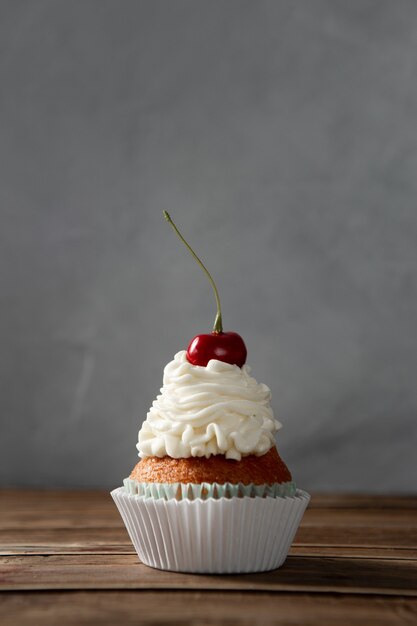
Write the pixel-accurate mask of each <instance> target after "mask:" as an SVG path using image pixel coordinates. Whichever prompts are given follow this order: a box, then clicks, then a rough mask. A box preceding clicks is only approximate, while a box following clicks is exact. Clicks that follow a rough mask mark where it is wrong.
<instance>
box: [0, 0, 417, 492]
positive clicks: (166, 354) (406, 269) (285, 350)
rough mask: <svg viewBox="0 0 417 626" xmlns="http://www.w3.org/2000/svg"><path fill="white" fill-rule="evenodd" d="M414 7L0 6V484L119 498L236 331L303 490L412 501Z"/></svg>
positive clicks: (182, 2)
mask: <svg viewBox="0 0 417 626" xmlns="http://www.w3.org/2000/svg"><path fill="white" fill-rule="evenodd" d="M416 33H417V3H416V2H415V1H413V0H410V1H406V0H397V1H396V2H392V1H390V0H380V1H378V0H354V1H352V0H349V2H347V1H346V0H344V1H342V0H341V1H335V0H329V1H325V0H315V1H314V2H312V1H311V0H298V1H294V0H285V1H282V0H274V1H269V0H261V1H260V0H257V1H256V2H255V1H253V0H248V1H245V0H221V1H218V0H204V1H199V0H165V1H164V0H148V1H140V0H79V1H78V0H75V1H74V0H66V1H63V0H2V1H1V3H0V46H1V47H0V86H1V92H0V93H1V96H0V125H1V126H0V131H1V136H0V179H1V180H0V198H1V203H0V206H1V217H2V219H1V231H0V239H1V241H0V243H1V247H0V255H1V263H0V272H1V290H0V297H1V323H0V346H1V347H0V361H1V399H0V402H1V404H0V415H1V426H2V432H1V439H0V446H1V449H0V473H1V483H2V484H3V485H15V486H20V485H36V486H64V487H69V486H86V487H91V486H102V487H106V488H108V487H110V486H117V485H119V484H120V482H121V479H122V478H123V477H124V476H126V475H127V474H128V472H129V471H130V468H131V467H132V466H133V464H134V463H136V460H137V456H136V449H135V443H136V440H137V431H138V429H139V427H140V424H141V421H142V420H143V419H144V418H145V416H146V412H147V409H148V407H149V405H150V404H151V402H152V399H153V398H154V396H155V395H156V393H157V392H158V390H159V388H160V386H161V384H162V369H163V367H164V365H165V364H166V363H167V362H168V361H169V360H170V359H171V358H172V357H173V355H174V353H175V352H176V351H177V350H179V349H182V348H184V347H185V346H186V345H187V343H188V341H189V339H190V338H191V337H192V336H193V335H195V334H197V333H199V332H208V331H210V329H211V325H212V322H213V319H214V313H215V307H214V301H213V297H212V294H211V292H210V287H209V285H208V283H207V282H206V280H205V278H204V276H203V275H202V273H201V270H200V269H199V268H198V267H197V266H196V265H195V264H194V262H193V261H192V259H191V257H190V256H189V255H188V254H187V252H186V251H185V250H184V249H182V248H181V247H180V244H179V242H178V241H177V240H176V238H175V236H174V234H173V233H172V232H171V231H170V229H169V226H168V225H167V224H166V223H165V222H164V220H163V218H162V213H161V211H162V209H163V208H167V209H169V210H170V211H171V212H172V215H173V217H174V218H175V219H176V220H177V222H178V224H179V225H180V226H181V227H182V228H183V231H184V233H185V234H186V235H187V236H188V237H189V239H190V241H191V242H192V244H194V245H195V247H196V248H197V250H198V252H199V253H200V254H201V256H202V258H203V259H204V260H205V261H206V263H207V265H208V266H209V268H210V269H211V271H212V273H213V275H214V277H215V278H216V279H217V281H218V287H219V290H220V293H221V296H222V304H223V309H224V319H225V326H226V328H227V329H228V330H236V331H238V332H239V333H241V334H242V335H243V337H244V338H245V339H246V343H247V346H248V352H249V358H248V361H249V363H250V365H251V366H252V371H253V374H254V376H255V377H256V378H257V379H258V380H261V381H263V382H265V383H267V384H268V385H269V386H270V387H271V388H272V391H273V407H274V410H275V411H276V414H277V417H278V418H279V419H280V420H281V421H282V422H283V424H284V428H283V430H282V431H280V433H279V435H278V444H279V448H280V450H281V453H282V455H283V457H284V458H285V459H286V461H287V463H288V464H289V466H290V468H291V469H292V470H293V474H294V476H295V479H296V480H297V481H298V482H299V483H300V485H301V486H302V487H304V488H306V489H333V490H351V491H363V490H372V491H375V492H378V491H379V492H383V491H398V490H399V491H415V487H416V478H417V476H416V474H417V470H416V462H415V457H416V446H417V426H416V423H417V422H416V417H417V388H416V370H417V332H416V313H417V283H416V279H417V271H416V267H417V265H416V264H417V248H416V241H417V209H416V191H417V177H416V168H417V126H416V124H417V37H416Z"/></svg>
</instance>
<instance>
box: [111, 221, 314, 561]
mask: <svg viewBox="0 0 417 626" xmlns="http://www.w3.org/2000/svg"><path fill="white" fill-rule="evenodd" d="M164 213H165V217H166V219H167V221H168V222H169V223H170V224H171V226H172V227H173V229H174V230H175V231H176V233H177V234H178V236H179V237H180V238H181V240H182V241H183V243H184V244H185V245H186V246H187V248H188V249H189V251H190V252H191V253H192V255H193V256H194V257H195V259H196V260H197V261H198V263H199V264H200V265H201V267H202V269H203V270H204V272H205V273H206V274H207V277H208V278H209V281H210V283H211V285H212V287H213V290H214V295H215V298H216V303H217V315H216V319H215V323H214V328H213V332H212V333H210V334H201V335H197V336H196V337H194V339H192V340H191V341H190V344H189V346H188V348H187V350H181V351H180V352H178V353H177V354H176V355H175V357H174V359H173V360H172V361H171V362H170V363H168V365H167V366H166V367H165V369H164V377H163V387H162V389H161V393H160V395H158V396H157V398H156V400H155V401H154V402H153V404H152V407H151V408H150V410H149V412H148V415H147V418H146V420H145V422H144V423H143V424H142V427H141V429H140V431H139V441H138V444H137V448H138V450H139V456H140V459H141V460H140V461H139V463H138V464H137V465H136V466H135V467H134V468H133V470H132V472H131V474H130V476H129V478H126V479H125V480H124V486H123V487H120V488H119V489H116V490H114V491H113V492H112V496H113V498H114V500H115V502H116V504H117V506H118V508H119V510H120V513H121V515H122V517H123V519H124V521H125V524H126V527H127V530H128V532H129V534H130V537H131V539H132V541H133V543H134V545H135V548H136V549H137V551H138V554H139V557H140V559H141V560H142V561H143V562H144V563H146V564H148V565H151V566H153V567H158V568H161V569H168V570H176V571H188V572H208V573H232V572H235V573H237V572H254V571H266V570H269V569H275V568H277V567H279V566H280V565H282V563H283V562H284V560H285V558H286V556H287V553H288V550H289V548H290V545H291V542H292V539H293V537H294V535H295V532H296V530H297V528H298V525H299V523H300V521H301V518H302V515H303V513H304V510H305V508H306V506H307V504H308V501H309V496H308V494H306V493H305V492H303V491H301V490H298V489H297V488H296V486H295V483H294V482H293V480H292V476H291V473H290V471H289V469H288V468H287V466H286V465H285V463H284V461H283V460H282V459H281V457H280V455H279V453H278V450H277V447H276V443H275V433H276V431H277V430H278V429H279V428H280V427H281V424H280V423H279V422H278V421H277V420H276V419H275V418H274V415H273V411H272V409H271V406H270V398H271V392H270V390H269V388H268V387H267V386H266V385H264V384H262V383H258V382H257V381H256V380H255V379H254V378H253V377H251V376H250V368H249V366H247V365H246V356H247V351H246V346H245V343H244V341H243V339H242V337H241V336H240V335H238V334H237V333H235V332H224V331H223V326H222V314H221V308H220V300H219V296H218V292H217V288H216V286H215V284H214V281H213V279H212V277H211V275H210V274H209V272H208V270H207V269H206V268H205V266H204V265H203V264H202V262H201V261H200V259H199V258H198V257H197V255H196V254H195V252H194V251H193V250H192V249H191V247H190V246H189V244H188V243H187V242H186V241H185V239H184V238H183V236H182V235H181V233H180V232H179V230H178V229H177V227H176V226H175V224H174V223H173V221H172V220H171V218H170V216H169V215H168V213H166V212H164Z"/></svg>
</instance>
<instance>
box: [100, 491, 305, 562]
mask: <svg viewBox="0 0 417 626" xmlns="http://www.w3.org/2000/svg"><path fill="white" fill-rule="evenodd" d="M111 495H112V497H113V500H114V501H115V503H116V505H117V508H118V509H119V512H120V514H121V516H122V518H123V521H124V523H125V526H126V528H127V531H128V533H129V536H130V539H131V540H132V543H133V545H134V547H135V549H136V551H137V553H138V556H139V559H140V560H141V561H142V562H143V563H145V565H149V566H150V567H155V568H157V569H162V570H168V571H174V572H190V573H201V574H204V573H205V574H238V573H249V572H266V571H269V570H273V569H276V568H278V567H280V566H281V565H282V564H283V563H284V561H285V559H286V557H287V554H288V552H289V549H290V546H291V543H292V541H293V539H294V536H295V533H296V532H297V529H298V526H299V524H300V522H301V519H302V517H303V514H304V511H305V509H306V508H307V505H308V502H309V500H310V496H309V494H308V493H306V492H305V491H302V490H300V489H297V490H296V492H295V495H293V496H278V497H268V496H267V497H259V496H255V497H248V496H244V497H231V498H226V497H222V498H218V499H215V498H208V499H206V500H202V499H200V498H197V499H193V500H191V499H187V498H184V499H180V500H177V499H175V498H171V499H164V498H163V497H159V498H153V497H146V496H143V495H133V494H130V493H128V492H127V491H126V489H125V487H119V488H118V489H114V490H113V491H112V492H111Z"/></svg>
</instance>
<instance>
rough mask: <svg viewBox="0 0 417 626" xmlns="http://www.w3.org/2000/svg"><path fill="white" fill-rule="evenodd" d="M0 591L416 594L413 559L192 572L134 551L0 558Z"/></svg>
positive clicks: (295, 560)
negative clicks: (150, 563)
mask: <svg viewBox="0 0 417 626" xmlns="http://www.w3.org/2000/svg"><path fill="white" fill-rule="evenodd" d="M0 589H2V590H11V591H16V590H18V589H19V590H41V589H46V590H51V589H59V590H63V589H80V590H81V589H180V590H181V589H200V590H239V589H240V590H248V591H290V590H291V591H304V592H306V591H308V592H316V593H329V592H333V593H336V592H338V593H356V594H372V593H377V594H396V595H407V596H408V595H410V596H417V561H404V560H403V561H400V560H394V559H378V560H376V559H351V558H334V557H328V558H323V557H319V558H316V557H297V556H292V557H291V556H290V557H288V559H287V561H286V563H285V566H284V567H282V568H281V569H279V570H275V571H273V572H268V573H263V574H245V575H240V576H209V575H199V576H195V575H189V574H179V573H175V572H163V571H160V570H155V569H152V568H149V567H146V566H145V565H143V564H142V563H139V561H138V559H137V557H136V556H135V555H105V556H97V555H67V556H49V557H45V556H28V555H25V556H13V557H2V558H1V559H0Z"/></svg>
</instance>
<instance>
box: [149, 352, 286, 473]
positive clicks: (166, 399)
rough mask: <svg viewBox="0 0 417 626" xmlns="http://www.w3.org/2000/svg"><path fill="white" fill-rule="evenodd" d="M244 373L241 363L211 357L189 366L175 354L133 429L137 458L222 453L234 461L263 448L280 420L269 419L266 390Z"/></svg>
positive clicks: (272, 441)
mask: <svg viewBox="0 0 417 626" xmlns="http://www.w3.org/2000/svg"><path fill="white" fill-rule="evenodd" d="M249 373H250V368H249V367H248V366H247V365H244V366H243V367H242V368H240V367H238V366H237V365H230V364H229V363H223V361H217V360H215V359H213V360H211V361H209V362H208V364H207V366H206V367H202V366H199V365H191V363H189V362H188V361H187V358H186V352H185V350H182V351H181V352H178V353H177V354H176V355H175V357H174V360H173V361H171V362H170V363H168V365H167V366H166V367H165V369H164V379H163V387H162V389H161V394H160V395H158V396H157V397H156V400H154V402H153V404H152V407H151V408H150V410H149V412H148V414H147V417H146V421H145V422H144V423H143V424H142V428H141V429H140V431H139V442H138V444H137V448H138V450H139V456H140V457H141V458H144V457H147V456H157V457H163V456H165V455H168V456H170V457H172V458H174V459H178V458H188V457H190V456H193V457H203V456H205V457H207V458H208V457H209V456H211V455H214V454H224V455H225V456H226V458H228V459H236V460H237V461H240V459H241V458H242V456H247V455H249V454H255V455H257V456H261V455H263V454H265V453H266V452H268V450H269V449H270V448H271V447H272V446H273V445H274V444H275V439H274V433H275V432H276V431H277V430H278V429H279V428H281V424H280V423H279V422H278V421H277V420H275V419H274V414H273V412H272V409H271V407H270V400H271V392H270V390H269V388H268V387H267V386H266V385H264V384H262V383H258V382H257V381H256V380H255V379H254V378H252V377H251V376H249Z"/></svg>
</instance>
